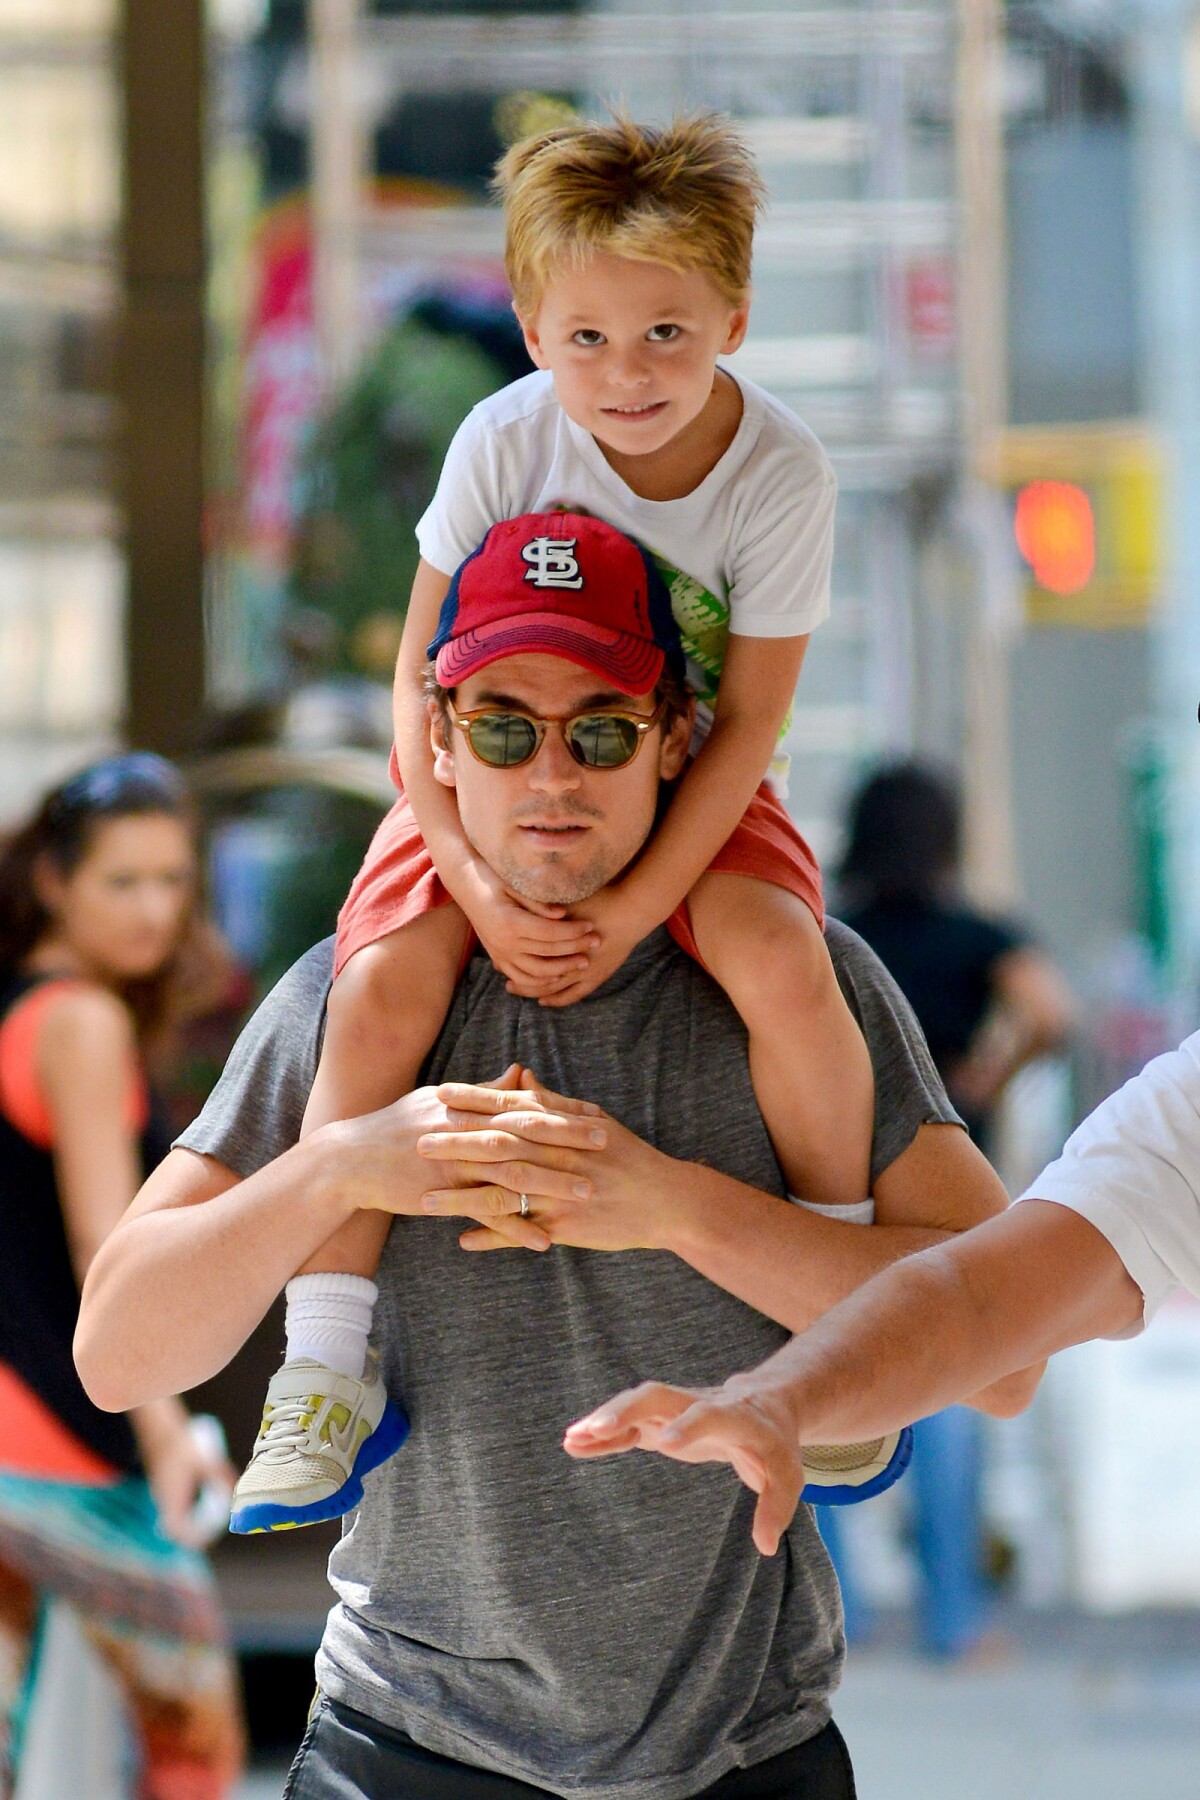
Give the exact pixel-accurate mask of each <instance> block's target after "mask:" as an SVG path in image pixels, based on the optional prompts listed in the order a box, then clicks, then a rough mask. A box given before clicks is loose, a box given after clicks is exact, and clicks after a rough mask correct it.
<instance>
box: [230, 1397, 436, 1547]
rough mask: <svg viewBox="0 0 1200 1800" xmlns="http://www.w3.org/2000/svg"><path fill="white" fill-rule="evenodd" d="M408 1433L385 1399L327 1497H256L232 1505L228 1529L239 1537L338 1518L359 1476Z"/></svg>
mask: <svg viewBox="0 0 1200 1800" xmlns="http://www.w3.org/2000/svg"><path fill="white" fill-rule="evenodd" d="M407 1436H408V1414H407V1413H405V1412H402V1411H401V1410H400V1408H399V1407H398V1406H395V1405H393V1403H392V1401H390V1400H389V1401H388V1402H387V1404H386V1406H385V1407H384V1409H383V1417H382V1418H381V1419H380V1421H379V1423H378V1425H377V1426H376V1427H375V1429H374V1431H373V1432H372V1433H371V1435H370V1437H369V1438H365V1439H364V1440H363V1442H362V1444H361V1445H360V1446H359V1451H358V1455H357V1456H356V1457H355V1459H354V1467H353V1468H352V1469H351V1471H350V1473H349V1475H348V1476H347V1477H346V1479H345V1481H344V1482H343V1483H342V1485H341V1487H340V1488H339V1489H338V1490H337V1492H336V1494H330V1496H329V1498H328V1499H327V1500H314V1501H313V1503H312V1505H311V1506H278V1505H274V1504H268V1503H267V1502H265V1501H256V1502H254V1503H253V1504H252V1505H250V1506H235V1507H234V1509H233V1511H232V1513H231V1514H230V1516H229V1529H230V1531H233V1532H236V1533H237V1534H238V1535H239V1536H240V1537H249V1536H250V1534H251V1533H252V1532H255V1531H294V1530H297V1529H298V1528H299V1527H300V1526H302V1525H319V1524H320V1523H321V1522H322V1520H324V1519H340V1518H341V1516H342V1514H343V1513H348V1512H350V1511H351V1510H352V1509H353V1508H354V1507H356V1506H357V1505H358V1503H359V1501H360V1500H361V1499H362V1492H363V1489H362V1478H363V1476H364V1475H369V1474H370V1473H371V1470H372V1469H377V1468H378V1467H379V1465H380V1463H385V1462H386V1461H387V1459H388V1457H389V1456H394V1455H395V1454H396V1451H397V1450H399V1448H400V1446H401V1444H402V1443H403V1442H404V1440H405V1438H406V1437H407Z"/></svg>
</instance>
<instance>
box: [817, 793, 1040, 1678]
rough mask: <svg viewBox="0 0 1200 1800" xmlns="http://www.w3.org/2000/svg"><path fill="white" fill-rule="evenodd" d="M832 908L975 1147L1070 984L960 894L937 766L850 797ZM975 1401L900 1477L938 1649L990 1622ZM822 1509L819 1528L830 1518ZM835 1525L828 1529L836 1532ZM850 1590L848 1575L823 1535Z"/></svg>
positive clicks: (955, 831) (983, 1142) (954, 1649)
mask: <svg viewBox="0 0 1200 1800" xmlns="http://www.w3.org/2000/svg"><path fill="white" fill-rule="evenodd" d="M848 827H849V830H848V843H847V847H846V852H845V856H844V858H843V861H842V867H841V871H840V874H841V896H840V898H841V906H840V908H839V917H840V918H842V919H844V920H845V922H846V924H847V925H850V926H852V927H853V929H854V930H855V931H857V932H858V934H859V936H860V937H862V938H865V939H866V941H867V943H868V944H870V946H871V948H872V950H874V951H875V953H876V954H877V956H879V958H880V960H881V961H882V962H883V963H884V964H885V965H886V966H887V968H888V969H889V970H890V972H891V973H892V974H893V975H894V976H895V978H896V981H897V982H898V983H899V985H900V987H901V989H902V990H903V992H904V994H905V995H906V996H907V998H908V1000H909V1003H910V1004H911V1006H912V1009H913V1011H914V1012H915V1013H916V1015H917V1019H918V1020H919V1022H920V1025H921V1029H922V1031H923V1032H924V1033H925V1038H926V1041H927V1043H928V1045H929V1049H930V1053H931V1054H932V1056H933V1060H934V1062H935V1063H936V1064H937V1068H938V1073H939V1074H940V1075H941V1077H942V1079H943V1081H944V1082H945V1083H946V1089H947V1092H948V1093H949V1095H950V1098H951V1100H952V1101H953V1102H954V1104H955V1106H956V1107H957V1108H958V1111H959V1113H960V1114H961V1116H962V1119H963V1122H964V1124H965V1125H966V1126H967V1129H968V1130H969V1131H970V1133H971V1136H972V1137H973V1138H974V1139H975V1141H976V1143H978V1144H979V1146H980V1148H981V1149H982V1150H983V1152H984V1154H985V1155H990V1154H991V1152H992V1149H993V1145H992V1143H991V1141H990V1140H991V1138H992V1136H993V1128H994V1122H995V1111H996V1106H997V1103H998V1101H999V1100H1000V1097H1001V1095H1002V1094H1003V1092H1004V1090H1005V1088H1006V1087H1007V1086H1008V1083H1009V1082H1010V1081H1011V1080H1012V1078H1013V1076H1014V1075H1015V1074H1016V1073H1017V1071H1018V1070H1019V1069H1022V1068H1024V1066H1025V1064H1026V1063H1027V1062H1029V1061H1031V1060H1032V1059H1033V1058H1034V1057H1036V1056H1042V1055H1044V1054H1046V1053H1047V1052H1048V1051H1052V1050H1057V1049H1059V1048H1061V1046H1062V1045H1063V1043H1064V1042H1065V1040H1066V1037H1067V1034H1068V1032H1069V1030H1070V1026H1071V1019H1072V1006H1071V1000H1070V995H1069V994H1068V992H1067V989H1066V986H1065V984H1064V983H1063V981H1062V979H1061V977H1060V976H1059V974H1058V971H1057V970H1056V969H1055V968H1054V966H1053V964H1052V963H1051V962H1050V961H1049V959H1048V958H1047V957H1046V956H1045V955H1044V954H1043V953H1042V952H1041V951H1040V950H1038V949H1036V948H1035V947H1034V946H1033V945H1032V944H1031V943H1030V942H1029V939H1028V936H1027V934H1026V933H1025V932H1023V931H1022V930H1021V929H1020V928H1019V927H1018V926H1016V925H1014V924H1012V923H1011V922H1009V921H1007V920H1002V919H997V918H992V917H989V916H987V915H986V914H983V913H980V912H977V911H976V910H975V909H974V908H973V907H971V906H969V905H967V903H966V901H965V900H964V899H963V896H962V892H961V886H960V882H961V869H960V862H961V837H962V806H961V802H960V799H959V795H958V791H957V789H956V788H955V786H954V785H953V784H952V782H951V781H950V780H949V779H948V778H947V777H946V776H944V775H942V774H941V773H940V772H939V771H937V770H935V769H930V768H927V767H925V766H923V765H922V764H920V763H913V762H906V763H896V764H893V765H892V766H890V767H887V768H884V769H881V770H879V771H877V773H875V774H874V775H872V776H871V777H870V778H869V779H868V780H867V781H866V783H865V784H864V785H863V787H862V788H861V789H860V790H859V792H858V794H857V795H856V797H855V798H854V800H853V802H852V803H851V807H850V812H849V819H848ZM981 1431H982V1421H981V1418H980V1415H979V1414H978V1413H976V1412H972V1411H971V1410H970V1409H969V1408H967V1407H961V1406H955V1407H950V1408H948V1409H947V1410H946V1411H945V1412H941V1413H937V1414H935V1415H934V1417H933V1418H930V1419H924V1420H922V1421H921V1422H920V1424H919V1425H918V1426H917V1427H916V1433H915V1438H916V1442H915V1448H914V1455H913V1466H912V1470H911V1473H910V1475H909V1486H910V1490H911V1492H912V1495H913V1499H914V1505H915V1513H916V1551H917V1563H918V1568H919V1572H920V1596H919V1600H920V1604H919V1609H918V1610H919V1619H920V1628H921V1635H922V1639H923V1642H924V1645H925V1648H926V1649H927V1650H928V1651H929V1652H930V1653H931V1654H932V1655H934V1656H939V1657H944V1658H947V1659H954V1658H958V1657H962V1656H964V1655H967V1654H969V1653H970V1652H971V1650H973V1649H974V1648H975V1646H976V1645H977V1644H978V1643H979V1641H980V1639H981V1638H982V1636H983V1634H984V1631H985V1628H986V1625H987V1611H988V1609H987V1595H986V1584H985V1571H984V1543H983V1514H982V1504H981V1495H980V1474H981V1461H982V1457H981V1436H980V1434H981ZM829 1523H830V1522H829V1520H828V1515H827V1514H826V1515H825V1516H824V1517H823V1520H822V1529H823V1530H826V1527H827V1526H828V1525H829ZM836 1535H837V1526H836V1524H833V1525H832V1530H831V1531H827V1536H830V1537H833V1538H836ZM831 1550H832V1552H833V1554H834V1556H835V1560H837V1561H838V1572H839V1575H840V1576H842V1578H843V1588H844V1590H847V1598H848V1606H847V1613H848V1617H849V1618H850V1621H851V1624H852V1625H853V1623H854V1621H855V1614H856V1611H857V1610H858V1609H856V1607H855V1604H854V1602H855V1595H854V1583H853V1579H852V1578H851V1579H850V1580H849V1581H847V1580H846V1576H847V1575H848V1574H850V1575H851V1576H852V1572H851V1571H848V1570H847V1569H846V1566H845V1562H846V1559H845V1556H844V1553H843V1552H842V1548H841V1546H840V1544H837V1543H833V1544H831Z"/></svg>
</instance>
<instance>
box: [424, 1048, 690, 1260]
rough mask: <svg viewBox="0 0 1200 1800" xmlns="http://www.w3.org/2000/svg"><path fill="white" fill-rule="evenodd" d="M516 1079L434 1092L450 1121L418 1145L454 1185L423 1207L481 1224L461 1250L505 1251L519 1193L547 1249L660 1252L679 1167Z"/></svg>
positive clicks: (609, 1124) (680, 1193) (678, 1197)
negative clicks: (516, 1088) (502, 1089)
mask: <svg viewBox="0 0 1200 1800" xmlns="http://www.w3.org/2000/svg"><path fill="white" fill-rule="evenodd" d="M521 1083H522V1090H523V1091H521V1092H519V1093H518V1092H512V1091H510V1092H507V1093H504V1094H499V1093H497V1092H496V1091H495V1089H493V1088H486V1087H472V1086H469V1085H467V1084H463V1083H457V1082H446V1083H444V1084H443V1085H442V1086H441V1087H440V1088H439V1089H438V1096H439V1098H440V1099H441V1101H442V1102H443V1103H444V1105H445V1107H446V1111H447V1115H448V1119H449V1120H450V1121H451V1123H448V1124H447V1126H445V1127H441V1126H439V1127H437V1128H436V1129H434V1130H433V1131H430V1132H428V1133H426V1134H425V1135H424V1136H422V1137H421V1139H420V1140H419V1142H418V1144H417V1149H418V1151H419V1152H420V1154H421V1155H422V1156H426V1157H429V1158H431V1159H433V1160H436V1162H437V1163H438V1164H440V1166H441V1168H442V1169H443V1170H444V1169H446V1168H449V1169H450V1171H451V1173H452V1178H453V1179H452V1183H448V1184H443V1185H440V1186H438V1187H436V1188H431V1189H430V1191H429V1192H428V1193H427V1194H426V1195H425V1196H424V1208H425V1210H426V1211H427V1212H429V1213H434V1214H441V1215H452V1216H453V1215H465V1216H467V1217H470V1218H474V1219H478V1220H479V1221H480V1224H481V1226H482V1227H483V1228H482V1229H480V1230H472V1231H468V1232H466V1233H465V1234H464V1236H463V1238H462V1244H463V1248H464V1249H466V1250H501V1249H508V1248H510V1247H511V1239H510V1238H509V1236H508V1229H509V1226H510V1224H511V1212H512V1211H513V1210H514V1196H515V1210H517V1211H518V1212H519V1207H520V1195H521V1194H522V1193H523V1194H525V1196H526V1199H527V1204H528V1209H529V1220H528V1221H527V1222H529V1223H532V1224H533V1225H534V1226H536V1227H537V1228H538V1230H539V1231H540V1232H541V1233H542V1234H543V1235H544V1237H545V1239H546V1242H547V1243H551V1244H570V1245H573V1246H574V1247H575V1248H577V1249H581V1250H659V1249H665V1248H667V1247H668V1243H669V1240H670V1238H671V1235H672V1231H673V1229H674V1228H675V1227H676V1226H677V1225H678V1224H679V1223H680V1221H681V1220H682V1218H683V1217H684V1215H685V1213H686V1208H687V1200H686V1194H685V1189H686V1182H681V1180H680V1168H681V1165H680V1164H679V1163H678V1162H676V1161H675V1160H674V1159H673V1158H671V1157H668V1156H664V1155H663V1154H662V1152H661V1151H659V1150H655V1149H654V1148H653V1146H652V1145H650V1144H647V1143H646V1142H645V1141H644V1140H643V1139H642V1138H639V1137H637V1136H636V1135H635V1134H634V1133H633V1132H632V1131H628V1130H626V1128H625V1127H624V1126H623V1125H620V1124H618V1123H617V1121H616V1120H615V1119H612V1118H610V1117H608V1115H607V1114H605V1113H602V1112H600V1110H599V1108H597V1107H593V1106H590V1104H589V1103H588V1102H586V1101H579V1100H572V1099H568V1098H565V1097H564V1096H563V1095H561V1094H555V1093H552V1092H551V1091H550V1090H549V1089H546V1088H542V1087H541V1086H539V1084H538V1082H537V1079H536V1077H535V1076H533V1075H532V1074H531V1073H530V1072H529V1071H525V1072H524V1074H523V1075H522V1077H521ZM501 1116H502V1117H503V1125H502V1126H500V1125H498V1124H497V1123H496V1120H497V1118H498V1117H501ZM489 1210H490V1214H491V1216H489Z"/></svg>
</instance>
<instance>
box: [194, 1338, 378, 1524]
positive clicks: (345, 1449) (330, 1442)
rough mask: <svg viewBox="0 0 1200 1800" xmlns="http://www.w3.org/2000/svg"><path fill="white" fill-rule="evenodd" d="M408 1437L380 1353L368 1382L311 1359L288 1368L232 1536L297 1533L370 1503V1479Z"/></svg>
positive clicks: (265, 1422) (269, 1410)
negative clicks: (365, 1486) (366, 1486)
mask: <svg viewBox="0 0 1200 1800" xmlns="http://www.w3.org/2000/svg"><path fill="white" fill-rule="evenodd" d="M407 1436H408V1419H407V1418H406V1416H405V1415H404V1413H402V1412H401V1410H400V1408H399V1407H398V1406H395V1405H393V1403H392V1402H391V1401H390V1400H389V1399H388V1397H387V1392H386V1390H385V1388H384V1385H383V1380H382V1378H381V1376H380V1373H379V1359H378V1357H377V1356H376V1355H375V1353H374V1351H368V1353H367V1367H366V1372H365V1374H364V1375H363V1378H362V1380H361V1381H356V1380H355V1379H354V1377H353V1376H352V1375H338V1374H336V1373H335V1371H334V1370H333V1369H327V1368H326V1367H325V1364H324V1363H320V1362H316V1361H314V1360H313V1358H312V1357H309V1356H298V1357H296V1358H295V1360H294V1361H293V1362H286V1363H284V1365H283V1367H282V1368H281V1369H280V1370H279V1371H278V1373H277V1374H276V1375H275V1376H273V1377H272V1380H271V1385H270V1386H269V1387H268V1389H267V1400H266V1405H265V1406H264V1407H263V1416H262V1425H261V1426H260V1427H259V1433H258V1437H257V1439H256V1440H255V1444H254V1454H253V1455H252V1456H251V1458H250V1461H249V1464H248V1465H247V1467H246V1471H245V1473H244V1474H243V1476H242V1478H241V1480H240V1481H239V1482H238V1484H237V1486H236V1487H235V1488H234V1490H233V1507H232V1511H231V1514H230V1519H229V1529H230V1531H237V1532H242V1533H248V1532H252V1531H291V1530H294V1529H295V1528H296V1527H297V1526H299V1525H315V1524H317V1523H318V1522H319V1521H320V1520H322V1519H336V1518H338V1517H339V1516H340V1515H341V1514H342V1513H345V1512H349V1511H350V1509H351V1507H354V1506H357V1505H358V1503H359V1501H360V1500H361V1499H362V1478H363V1476H364V1475H365V1474H367V1473H368V1471H369V1470H371V1469H375V1468H378V1466H379V1464H380V1463H381V1462H385V1461H386V1460H387V1458H388V1457H389V1456H391V1455H392V1454H393V1453H394V1452H395V1451H397V1450H398V1449H399V1448H400V1446H401V1444H402V1443H403V1442H404V1440H405V1438H406V1437H407Z"/></svg>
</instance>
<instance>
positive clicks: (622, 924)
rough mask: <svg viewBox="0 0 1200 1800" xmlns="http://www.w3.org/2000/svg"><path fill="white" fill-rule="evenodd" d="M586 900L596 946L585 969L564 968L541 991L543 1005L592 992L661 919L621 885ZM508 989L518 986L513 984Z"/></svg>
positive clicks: (569, 1001)
mask: <svg viewBox="0 0 1200 1800" xmlns="http://www.w3.org/2000/svg"><path fill="white" fill-rule="evenodd" d="M583 904H584V905H585V906H586V908H587V914H588V920H589V922H590V925H591V928H592V933H593V940H594V943H595V948H593V949H589V951H588V954H587V957H586V960H585V961H584V966H583V968H582V969H577V970H572V971H570V972H564V974H563V977H562V979H561V980H560V981H559V982H558V984H557V985H556V986H555V987H554V988H553V990H549V991H546V992H543V993H541V994H539V996H538V998H539V999H540V1001H541V1003H542V1005H543V1006H573V1005H574V1004H575V1002H576V1000H582V999H583V998H584V996H585V995H586V994H590V993H593V992H594V991H595V989H596V988H598V987H599V986H600V985H601V983H602V982H605V981H607V980H608V978H609V976H610V975H615V974H616V972H617V970H618V969H619V968H620V967H621V964H622V963H623V962H624V961H625V958H626V957H627V956H628V955H629V952H630V951H631V950H632V949H633V948H634V946H635V945H636V944H640V943H641V941H642V939H643V938H644V937H645V936H646V935H647V934H648V933H649V932H651V931H653V930H654V928H655V926H656V925H661V923H662V920H661V919H657V918H648V917H646V916H645V914H644V913H642V912H641V911H640V909H639V908H638V907H637V906H636V905H635V903H634V901H633V898H632V896H631V895H629V894H627V893H623V892H622V890H621V888H620V887H619V886H615V887H607V888H602V889H601V891H600V892H599V893H598V894H593V895H592V897H591V899H590V900H587V901H585V902H583ZM597 934H598V935H597ZM509 991H510V992H516V991H517V990H516V989H514V988H512V987H511V984H510V990H509Z"/></svg>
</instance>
